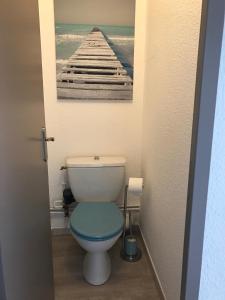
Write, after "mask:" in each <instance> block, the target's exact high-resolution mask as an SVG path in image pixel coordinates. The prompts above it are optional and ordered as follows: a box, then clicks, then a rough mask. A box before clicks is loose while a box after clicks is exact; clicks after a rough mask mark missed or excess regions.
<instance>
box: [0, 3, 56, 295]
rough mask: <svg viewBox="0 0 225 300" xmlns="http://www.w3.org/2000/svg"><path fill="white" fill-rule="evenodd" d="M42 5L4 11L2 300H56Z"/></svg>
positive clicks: (0, 39)
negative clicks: (44, 131)
mask: <svg viewBox="0 0 225 300" xmlns="http://www.w3.org/2000/svg"><path fill="white" fill-rule="evenodd" d="M43 126H45V121H44V106H43V90H42V70H41V50H40V33H39V19H38V2H37V0H13V1H12V0H1V8H0V256H1V257H0V279H1V284H0V288H1V292H0V298H1V300H2V299H7V300H53V298H54V295H53V272H52V258H51V256H52V255H51V235H50V217H49V199H48V198H49V197H48V178H47V165H46V162H45V161H43V159H42V156H41V150H42V149H41V139H40V134H41V128H42V127H43Z"/></svg>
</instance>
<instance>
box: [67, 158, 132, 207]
mask: <svg viewBox="0 0 225 300" xmlns="http://www.w3.org/2000/svg"><path fill="white" fill-rule="evenodd" d="M125 164H126V159H125V158H124V157H118V156H88V157H68V158H67V159H66V167H67V170H68V178H69V184H70V188H71V190H72V193H73V196H74V197H75V199H76V201H78V202H91V201H93V202H112V201H116V200H117V198H118V196H119V195H120V192H121V190H122V187H123V185H124V179H125Z"/></svg>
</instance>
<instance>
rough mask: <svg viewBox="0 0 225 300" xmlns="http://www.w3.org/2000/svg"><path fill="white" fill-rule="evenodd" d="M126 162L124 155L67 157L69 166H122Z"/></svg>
mask: <svg viewBox="0 0 225 300" xmlns="http://www.w3.org/2000/svg"><path fill="white" fill-rule="evenodd" d="M125 164H126V159H125V157H122V156H74V157H68V158H67V159H66V166H67V167H68V168H98V167H121V166H124V165H125Z"/></svg>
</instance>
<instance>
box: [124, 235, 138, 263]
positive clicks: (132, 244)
mask: <svg viewBox="0 0 225 300" xmlns="http://www.w3.org/2000/svg"><path fill="white" fill-rule="evenodd" d="M121 257H122V258H123V259H124V260H126V261H128V262H135V261H138V260H139V259H140V258H141V250H140V249H139V248H138V247H137V239H136V237H135V236H134V235H127V236H125V238H124V246H123V248H122V250H121Z"/></svg>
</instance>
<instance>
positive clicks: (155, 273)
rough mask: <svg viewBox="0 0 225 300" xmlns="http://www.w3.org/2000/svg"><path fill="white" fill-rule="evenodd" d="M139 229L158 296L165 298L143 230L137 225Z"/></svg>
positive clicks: (163, 299)
mask: <svg viewBox="0 0 225 300" xmlns="http://www.w3.org/2000/svg"><path fill="white" fill-rule="evenodd" d="M139 231H140V233H141V238H142V241H143V243H144V246H145V249H146V252H147V255H148V258H149V263H150V265H151V268H152V270H153V273H154V277H155V281H156V284H157V288H158V290H159V293H160V297H161V299H162V300H167V299H166V295H165V293H164V291H163V287H162V284H161V282H160V279H159V275H158V273H157V271H156V267H155V265H154V262H153V259H152V257H151V254H150V251H149V249H148V245H147V243H146V239H145V237H144V235H143V232H142V230H141V227H140V226H139Z"/></svg>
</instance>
